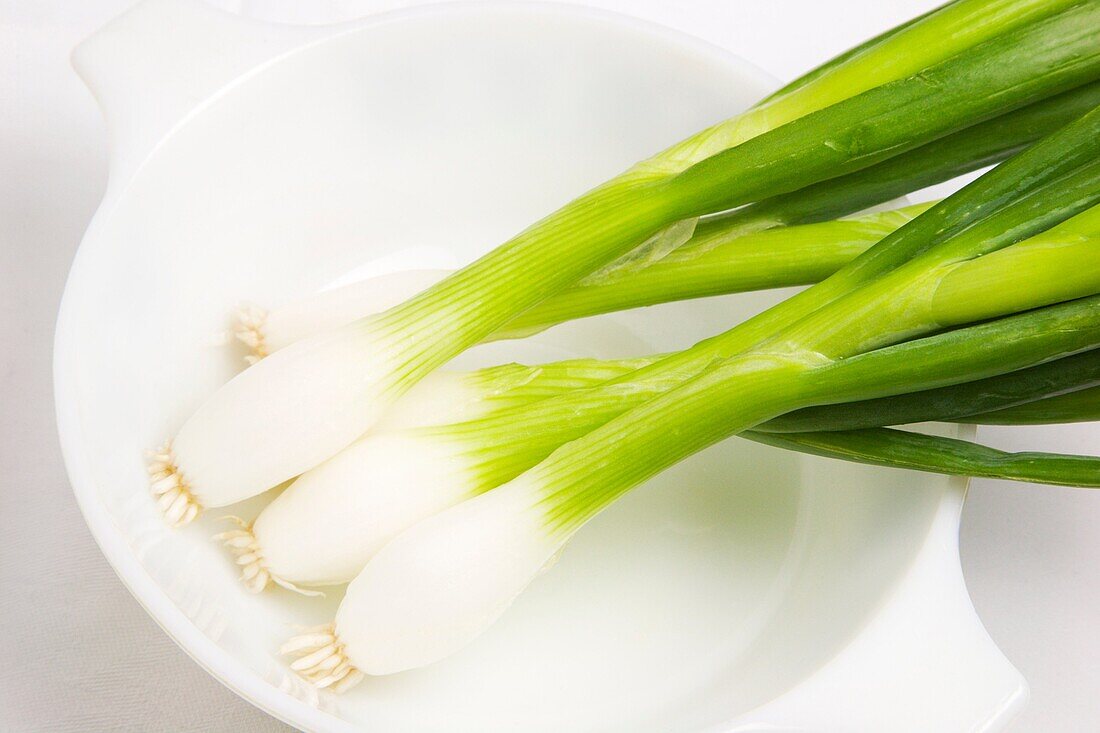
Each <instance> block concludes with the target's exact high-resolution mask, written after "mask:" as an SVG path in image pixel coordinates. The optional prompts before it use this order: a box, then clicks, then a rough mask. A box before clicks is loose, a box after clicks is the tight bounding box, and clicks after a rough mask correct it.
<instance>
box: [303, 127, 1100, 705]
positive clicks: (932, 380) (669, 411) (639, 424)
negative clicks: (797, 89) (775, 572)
mask: <svg viewBox="0 0 1100 733" xmlns="http://www.w3.org/2000/svg"><path fill="white" fill-rule="evenodd" d="M1098 133H1100V110H1098V111H1095V112H1093V113H1090V114H1088V115H1086V116H1085V117H1083V118H1082V119H1081V120H1079V121H1078V122H1076V123H1074V124H1072V125H1070V126H1069V127H1068V128H1066V129H1065V130H1063V131H1061V132H1059V133H1057V134H1056V135H1054V136H1053V137H1051V138H1049V139H1047V140H1044V141H1042V142H1040V143H1039V144H1037V145H1036V146H1035V147H1033V148H1031V149H1029V150H1028V151H1026V152H1024V153H1022V154H1020V155H1018V156H1016V157H1015V158H1013V159H1012V160H1009V161H1008V162H1006V163H1005V164H1002V165H1001V166H999V167H998V168H996V169H994V170H993V171H992V172H991V173H989V174H987V175H986V176H983V177H982V178H981V179H979V180H978V181H976V182H974V183H973V184H971V185H970V186H967V187H966V188H964V189H963V190H962V191H960V192H959V193H958V194H956V195H954V196H952V197H950V198H948V199H946V200H945V201H943V202H941V203H940V204H939V205H937V206H935V207H933V208H932V209H930V210H929V211H928V212H926V213H925V214H923V215H921V216H919V217H918V218H917V219H914V220H913V221H912V222H910V223H909V224H908V225H906V226H904V227H902V228H901V229H899V230H897V231H896V232H895V233H894V234H892V235H890V236H888V237H886V238H885V239H884V240H883V241H882V242H880V243H879V244H878V245H876V246H874V247H872V248H871V250H869V251H868V252H866V253H864V254H863V255H861V256H860V257H858V258H857V259H856V260H855V261H854V262H852V263H851V264H849V265H848V266H846V267H845V268H843V269H842V270H841V271H839V272H838V273H837V274H835V275H834V276H832V277H830V278H829V279H828V280H826V281H825V282H823V283H821V284H819V285H817V286H815V287H813V288H810V289H809V290H807V291H805V292H804V293H802V294H800V295H799V296H795V297H794V298H792V299H790V300H788V301H786V302H785V303H782V304H780V305H779V306H777V307H775V308H773V309H771V310H770V311H768V312H765V313H764V314H762V315H760V316H757V317H756V318H753V319H750V320H749V321H747V322H746V323H744V324H742V325H741V326H739V327H737V328H735V329H733V330H732V331H730V332H728V333H727V334H724V335H722V336H719V337H716V338H714V339H711V340H710V341H709V342H703V343H702V344H700V345H698V346H696V347H694V348H692V349H689V350H688V351H686V352H682V353H681V354H677V355H673V356H671V357H667V358H665V359H663V360H661V361H660V362H657V363H655V364H654V365H651V366H649V367H646V368H643V369H642V370H640V371H639V372H638V373H635V374H632V375H629V376H628V377H626V378H622V379H619V380H613V382H612V383H611V384H610V385H609V386H606V387H603V386H602V387H597V388H594V389H591V390H585V391H583V392H582V393H579V394H578V395H569V396H566V397H565V398H563V399H564V404H565V405H567V406H568V407H569V408H571V410H572V411H571V413H570V415H569V419H568V420H566V419H565V415H566V413H565V412H560V413H559V414H560V415H561V416H562V418H561V419H559V420H558V421H557V425H556V428H557V431H558V436H557V437H559V438H560V437H561V435H563V434H566V433H567V432H568V429H567V428H566V423H567V422H569V421H571V420H572V419H574V418H575V417H576V416H577V415H578V414H585V413H584V412H583V411H578V408H580V407H581V406H587V407H588V408H590V409H591V410H592V412H593V413H600V410H601V408H602V409H604V410H605V411H604V412H603V413H601V419H600V420H599V423H598V427H595V428H594V429H590V430H586V431H583V432H581V434H580V435H579V436H577V437H576V438H575V439H573V440H572V442H565V443H564V444H563V441H561V440H559V441H558V443H557V445H559V446H560V447H557V448H556V449H553V446H551V449H552V452H549V455H547V456H546V457H545V458H544V459H542V460H541V461H540V462H539V463H538V464H537V465H534V466H533V467H532V468H530V469H528V470H526V471H524V472H523V473H521V474H519V475H517V476H515V478H512V479H511V480H510V481H507V483H505V484H504V485H503V486H501V487H500V488H498V489H496V490H495V491H490V492H486V493H483V494H481V495H479V496H477V497H475V498H474V499H471V500H469V501H466V502H462V503H461V504H458V505H457V506H455V507H453V508H451V509H448V510H446V511H443V512H440V513H438V514H435V515H433V516H432V517H430V518H428V519H426V520H424V521H422V522H420V523H418V524H416V525H414V526H413V527H411V528H410V529H408V530H406V531H405V532H403V533H401V534H400V535H398V536H397V537H396V538H395V539H394V540H392V541H391V542H389V543H388V544H387V545H386V546H385V547H384V548H383V549H382V550H381V551H380V552H379V553H378V554H377V555H376V556H375V557H374V558H373V559H372V560H371V561H370V562H369V563H368V564H367V565H366V567H365V568H364V569H363V571H362V572H361V573H360V574H359V576H358V577H357V578H356V579H355V580H354V581H353V582H352V584H351V585H350V586H349V588H348V592H347V595H346V597H345V599H344V601H343V603H342V604H341V607H340V610H339V612H338V614H337V618H336V622H335V626H334V627H333V629H332V630H331V634H332V640H331V643H328V642H327V643H326V644H327V645H326V647H325V651H324V652H322V651H321V650H320V649H316V648H312V647H309V646H308V645H306V647H305V648H308V649H310V651H309V653H308V654H306V656H305V657H304V658H303V659H300V660H299V661H298V662H296V663H295V664H296V665H297V667H296V668H297V669H300V670H301V671H302V672H303V673H304V674H305V675H306V676H307V677H308V678H312V679H314V680H316V681H318V682H320V683H323V684H328V683H336V682H342V681H343V680H344V679H345V678H346V677H347V676H348V675H353V674H354V670H356V669H357V670H359V671H361V672H366V673H368V674H386V673H390V672H396V671H400V670H403V669H410V668H413V667H418V666H422V665H424V664H428V663H431V662H432V661H435V660H437V659H440V658H442V657H444V656H446V655H448V654H450V653H451V652H453V651H455V650H457V649H459V648H461V647H462V646H463V645H465V644H466V643H468V642H469V641H470V640H471V639H473V638H474V637H476V636H477V635H478V634H479V633H480V632H481V631H482V630H484V629H485V628H486V627H487V626H488V625H490V624H491V623H492V622H493V621H494V620H495V619H496V618H497V617H498V616H499V615H500V614H501V613H502V612H503V611H504V610H505V609H506V608H507V606H508V605H509V604H510V603H511V601H512V599H513V598H514V597H515V596H516V595H517V594H518V593H519V592H520V591H522V590H523V588H524V587H525V586H526V585H527V583H529V582H530V580H531V579H533V577H534V576H535V574H536V573H537V572H538V570H539V569H540V568H541V567H542V566H543V565H544V564H545V563H546V562H547V561H548V560H549V559H550V558H551V557H552V556H553V555H554V554H555V553H556V552H557V551H558V550H559V549H560V548H561V547H562V546H563V545H564V543H565V542H566V541H567V540H568V539H569V537H571V536H572V534H573V533H574V532H575V531H576V530H577V529H579V528H580V527H581V526H582V525H583V524H584V523H585V522H587V521H588V520H589V519H591V518H592V517H593V516H595V514H597V513H598V512H599V511H600V510H601V509H602V508H604V507H606V506H607V505H608V504H609V503H611V502H612V501H614V500H615V499H616V498H617V497H619V496H621V495H622V494H623V493H625V492H626V491H628V490H629V489H630V488H632V487H633V486H635V485H637V484H638V483H640V482H642V481H644V480H645V479H646V478H648V477H649V476H652V475H653V474H655V473H657V472H659V471H660V470H663V469H664V468H666V467H668V466H670V465H672V464H674V463H676V462H677V461H679V460H681V459H683V458H684V457H686V456H688V455H690V454H691V453H693V452H695V451H697V450H699V449H701V448H703V447H706V446H707V445H710V444H712V443H714V442H716V441H718V440H721V439H722V438H724V437H728V436H730V435H734V434H737V433H739V432H743V431H745V430H748V429H751V428H752V427H754V426H755V425H758V424H760V423H762V422H765V421H767V420H768V419H770V418H772V417H775V416H777V415H780V414H783V413H785V412H789V411H791V410H793V409H798V408H802V407H809V406H813V405H817V404H828V403H835V402H845V401H853V400H858V399H868V398H876V397H881V396H886V395H890V394H898V393H903V392H909V391H913V390H919V389H930V388H937V387H942V386H945V385H949V384H957V383H961V382H966V381H972V380H975V379H982V378H987V377H992V376H996V375H998V374H1004V373H1007V372H1011V371H1013V370H1018V369H1021V368H1026V367H1031V366H1035V365H1037V364H1041V363H1043V362H1046V361H1050V360H1052V359H1055V358H1059V357H1062V356H1065V355H1068V354H1073V353H1075V352H1079V351H1085V350H1088V349H1094V348H1096V347H1097V345H1098V344H1100V317H1098V315H1100V300H1098V299H1097V298H1096V297H1084V298H1083V299H1082V296H1091V294H1093V293H1097V292H1100V277H1098V275H1100V273H1092V274H1091V275H1090V274H1086V275H1084V276H1082V277H1067V272H1066V270H1067V262H1076V261H1077V260H1079V259H1081V258H1086V259H1087V258H1095V254H1096V252H1097V247H1098V246H1100V244H1098V242H1100V240H1098V239H1097V234H1100V229H1098V227H1100V208H1091V207H1093V206H1095V204H1096V203H1097V200H1098V199H1100V185H1098V184H1100V159H1098V157H1097V154H1096V153H1097V147H1098V145H1100V136H1098ZM1082 212H1083V213H1082ZM1067 219H1069V221H1066V220H1067ZM1070 249H1072V250H1073V255H1072V256H1069V257H1067V252H1068V251H1069V250H1070ZM1086 269H1087V268H1086ZM992 275H996V276H997V277H998V278H1007V279H1008V280H1004V281H1002V282H1008V281H1012V283H1014V284H1017V285H1019V284H1020V283H1023V282H1026V283H1027V284H1028V285H1029V286H1030V287H1028V288H1013V287H998V288H987V287H985V284H986V283H985V282H984V280H988V278H989V277H990V276H992ZM1062 301H1068V302H1064V303H1063V304H1061V305H1051V306H1047V307H1042V306H1044V305H1045V304H1048V303H1060V302H1062ZM1020 311H1027V312H1024V313H1023V314H1022V315H1015V316H1011V315H1010V314H1012V313H1016V312H1020ZM1002 316H1003V317H1002ZM988 319H994V320H992V321H990V322H989V323H985V324H982V325H977V326H970V327H967V328H961V329H955V330H948V331H947V332H945V333H941V334H939V335H936V336H930V337H925V338H918V339H917V340H915V341H914V340H912V339H914V338H915V337H919V336H921V335H923V334H927V333H932V332H936V331H941V330H943V329H945V328H948V329H950V328H952V327H954V326H957V325H963V324H966V323H969V322H973V321H984V320H988ZM899 342H900V343H899ZM895 343H897V344H898V345H893V346H892V345H891V344H895ZM670 365H671V366H670ZM653 374H657V375H660V376H661V378H664V379H666V380H667V381H666V382H665V383H664V384H660V382H661V379H660V378H658V379H654V378H653V377H652V376H650V375H653ZM656 384H660V387H659V388H658V390H657V394H656V396H652V394H651V395H650V396H651V398H650V399H648V400H646V399H645V398H643V399H641V400H640V401H635V402H632V401H631V400H632V398H633V399H637V395H638V394H639V391H640V392H643V393H644V392H645V391H646V389H652V388H654V386H655V385H656ZM639 387H642V389H640V390H639ZM593 394H596V395H600V396H601V397H602V398H603V400H604V403H605V404H604V405H600V404H596V402H594V401H593V399H592V395H593ZM608 398H612V399H615V400H617V401H618V402H628V403H630V404H628V405H627V407H628V408H630V409H628V411H626V412H622V410H619V412H618V413H616V412H615V410H614V408H612V409H611V414H612V415H615V414H617V415H618V416H617V417H615V416H612V417H611V419H608V418H607V415H608V414H609V413H608V412H607V411H606V410H607V409H608V408H607V407H606V403H607V402H608ZM558 401H559V400H543V401H541V402H538V403H536V404H535V405H534V408H535V410H537V411H540V412H541V413H542V414H543V415H544V416H546V417H547V420H546V422H545V423H539V424H536V425H534V427H535V428H536V432H541V433H542V434H544V435H545V434H547V431H545V430H544V427H545V425H546V424H555V421H554V419H552V414H553V412H552V411H551V412H550V413H546V412H545V411H544V408H545V406H547V405H551V404H552V403H554V402H558ZM633 405H636V406H633ZM617 407H619V405H616V408H617ZM619 413H621V414H619ZM586 416H587V415H586ZM490 419H492V418H490ZM517 426H522V427H523V428H526V425H524V424H523V423H515V422H513V424H512V429H513V430H516V429H517ZM569 437H572V436H569ZM502 438H503V434H501V433H491V434H489V444H488V445H487V446H486V447H485V452H484V453H482V454H479V455H481V456H485V455H488V457H487V458H484V459H483V461H482V464H481V465H482V470H486V471H489V472H492V471H499V466H500V465H506V464H507V463H508V461H509V460H510V459H508V458H505V459H502V458H501V456H499V455H496V454H494V453H493V452H494V450H495V449H496V446H497V445H499V443H500V442H501V440H502ZM524 438H525V441H526V442H527V444H529V445H530V444H536V445H537V444H538V442H539V437H538V436H531V435H529V434H527V433H526V432H525V434H524ZM568 439H569V438H568V437H567V440H568ZM521 470H522V469H521ZM483 571H486V572H483ZM410 577H413V578H416V582H414V583H410V582H408V578H410ZM292 646H297V647H298V648H299V649H298V650H299V651H305V649H303V648H301V646H302V645H301V644H300V643H298V644H294V643H292ZM315 665H318V666H315ZM334 667H335V668H339V669H341V670H342V671H343V672H344V673H345V674H343V675H341V676H340V677H339V678H338V679H329V675H328V674H327V673H325V670H331V669H333V668H334Z"/></svg>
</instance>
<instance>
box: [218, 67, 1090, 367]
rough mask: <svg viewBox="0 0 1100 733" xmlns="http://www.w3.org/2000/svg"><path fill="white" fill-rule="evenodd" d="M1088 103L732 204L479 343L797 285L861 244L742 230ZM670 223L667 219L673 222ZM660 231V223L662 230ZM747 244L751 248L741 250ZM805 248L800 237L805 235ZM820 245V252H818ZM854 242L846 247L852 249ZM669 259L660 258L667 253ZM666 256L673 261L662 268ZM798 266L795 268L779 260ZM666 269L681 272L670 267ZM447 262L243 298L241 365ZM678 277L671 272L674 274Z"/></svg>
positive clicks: (992, 156)
mask: <svg viewBox="0 0 1100 733" xmlns="http://www.w3.org/2000/svg"><path fill="white" fill-rule="evenodd" d="M1098 104H1100V83H1093V84H1086V85H1083V86H1081V87H1077V88H1075V89H1071V90H1070V91H1068V92H1065V93H1063V94H1059V95H1055V96H1053V97H1049V98H1047V99H1043V100H1040V101H1038V102H1035V103H1033V104H1030V105H1028V106H1026V107H1024V108H1022V109H1018V110H1013V111H1011V112H1008V113H1006V114H1003V115H1001V116H999V117H995V118H993V119H991V120H988V121H986V122H982V123H979V124H976V125H973V126H971V127H968V128H966V129H964V130H961V131H959V132H957V133H954V134H952V135H948V136H947V137H944V138H940V139H938V140H934V141H932V142H930V143H927V144H925V145H922V146H920V147H919V148H916V149H914V150H911V151H909V152H907V153H903V154H901V155H898V156H896V157H894V158H890V159H888V160H886V161H883V162H882V163H879V164H877V165H873V166H871V167H870V168H866V169H864V170H861V171H858V172H856V173H852V174H849V175H847V176H841V177H839V178H833V179H830V180H828V181H824V182H822V183H819V184H815V185H812V186H809V187H807V188H803V189H800V190H798V191H794V192H792V193H789V194H783V195H781V196H777V197H774V198H772V199H767V200H764V201H761V202H758V203H755V204H752V205H750V206H747V207H743V208H741V209H739V210H737V211H736V212H732V213H730V214H726V215H719V216H713V217H708V218H706V219H704V220H702V221H699V222H698V223H697V224H696V225H695V226H694V231H693V234H692V236H691V238H690V239H689V240H688V242H687V243H685V244H684V245H683V246H677V247H675V248H674V249H672V251H671V252H668V256H666V257H664V258H661V259H658V260H656V261H655V262H654V263H653V264H655V265H658V266H659V267H656V268H655V269H649V268H642V269H641V270H640V272H639V271H638V270H639V268H634V269H633V270H628V272H634V273H636V274H638V275H640V276H642V277H647V278H653V280H654V281H655V284H656V285H657V286H658V287H654V288H648V287H644V286H642V285H640V284H638V283H637V282H632V281H631V280H632V279H631V278H629V277H623V275H624V272H622V271H618V270H616V269H608V270H606V271H604V272H602V273H593V274H591V275H589V276H588V277H586V278H585V281H584V283H583V284H577V285H573V286H571V287H569V288H566V289H565V290H563V291H562V292H561V293H559V294H557V295H554V296H552V297H550V298H548V299H547V300H545V301H543V302H542V303H539V304H538V305H536V306H534V307H533V308H530V309H528V310H527V311H524V312H523V313H521V314H520V315H518V316H516V317H515V318H513V319H512V320H511V321H510V322H509V323H508V324H506V325H505V326H504V327H503V328H501V329H500V330H498V331H496V332H495V333H493V334H491V335H490V336H489V337H488V338H490V339H494V340H495V339H502V338H513V337H517V336H522V335H525V334H530V333H533V332H536V331H540V330H542V329H544V328H547V327H548V326H552V325H554V324H557V323H561V322H563V321H566V320H572V319H574V318H584V317H587V316H592V315H598V314H599V313H607V312H611V311H616V310H624V309H626V308H636V307H639V306H646V305H655V304H657V303H662V302H669V301H671V300H677V299H682V298H699V297H704V296H706V295H719V294H726V293H733V292H741V291H743V290H751V289H758V288H763V287H782V286H786V285H805V284H809V283H811V282H817V281H818V280H820V279H821V278H823V277H825V276H826V275H830V274H832V273H833V272H834V271H835V270H836V269H839V267H840V266H841V265H843V264H845V263H846V262H847V261H848V259H850V257H849V258H845V255H846V254H849V253H850V255H851V256H855V255H856V254H858V253H859V251H862V249H860V248H859V247H858V246H857V243H856V242H855V241H853V242H850V243H846V242H839V241H838V242H836V243H835V249H834V248H833V244H831V243H827V242H821V243H819V244H816V245H811V246H809V247H807V248H806V249H805V250H799V249H798V245H787V246H788V247H791V248H792V251H789V252H788V253H787V255H788V256H787V257H785V258H784V259H783V260H782V261H780V262H775V261H773V260H771V259H770V258H768V257H766V256H765V255H766V254H767V252H768V251H769V250H768V249H767V246H768V245H769V244H776V243H777V242H781V241H782V240H781V239H780V238H778V237H768V238H765V239H763V240H752V239H745V235H748V234H752V233H755V232H758V231H762V230H768V229H772V228H775V227H780V226H791V225H795V224H808V223H816V222H819V221H825V220H828V219H831V218H834V217H842V216H846V215H849V214H851V213H852V212H854V211H857V210H860V209H864V208H868V207H871V206H874V205H877V204H881V203H884V202H887V201H890V200H891V199H894V198H897V197H898V196H902V195H904V194H906V193H909V192H910V191H914V190H917V189H920V188H924V187H925V186H930V185H932V184H935V183H939V182H941V181H944V180H947V179H949V178H953V177H955V176H958V175H961V174H963V173H967V172H969V171H972V170H975V169H977V168H980V167H982V166H986V165H990V164H992V163H996V162H999V161H1000V160H1002V159H1003V158H1005V157H1007V156H1008V155H1010V154H1012V153H1015V152H1018V151H1019V150H1020V149H1022V148H1023V147H1025V146H1026V145H1027V144H1030V143H1033V142H1034V141H1035V140H1037V139H1038V138H1040V137H1042V136H1043V135H1045V134H1049V133H1050V132H1053V131H1054V130H1055V129H1057V128H1058V127H1061V126H1063V125H1065V124H1068V123H1069V122H1071V121H1072V120H1074V119H1076V118H1077V117H1080V116H1081V115H1083V114H1084V113H1085V112H1087V111H1088V110H1090V109H1092V108H1093V107H1095V106H1096V105H1098ZM674 228H675V227H673V229H674ZM666 231H668V230H666ZM757 242H759V244H760V245H761V247H762V249H761V251H760V252H759V253H752V252H751V247H752V246H753V245H754V244H756V243H757ZM728 244H734V247H732V248H731V249H730V250H729V251H728V253H729V255H730V260H728V261H727V262H726V263H724V264H726V265H728V267H727V268H720V267H719V266H720V265H722V264H723V263H722V262H721V260H720V259H719V254H718V253H707V254H708V255H709V256H710V257H713V258H715V259H710V260H708V259H705V258H704V259H703V260H702V261H701V262H700V263H699V265H701V267H699V268H698V269H696V267H694V266H693V264H692V263H693V261H694V260H695V259H697V258H698V257H699V255H700V254H702V253H704V252H707V250H711V249H721V248H722V247H724V246H725V245H728ZM807 244H808V243H807ZM826 247H828V248H827V249H825V248H826ZM857 250H858V251H857ZM670 260H671V261H670ZM673 262H675V263H676V264H675V266H674V267H675V269H672V268H669V265H672V263H673ZM795 264H799V265H800V267H799V268H796V269H783V267H784V266H786V267H787V268H791V267H792V266H793V265H795ZM677 271H678V272H679V273H681V274H680V275H677ZM448 273H449V271H447V270H411V271H405V272H397V273H393V274H389V275H382V276H378V277H374V278H369V279H366V280H363V281H360V282H356V283H352V284H350V285H346V286H343V287H340V288H334V289H332V290H328V291H324V292H322V293H320V294H319V295H316V296H313V297H310V298H305V299H301V300H297V301H294V302H291V303H289V304H286V305H283V306H281V307H279V308H275V309H272V310H271V311H265V310H264V309H262V308H259V307H257V306H255V305H245V306H242V307H241V309H240V310H239V312H238V313H237V317H236V320H237V324H238V325H237V328H236V335H237V338H238V339H239V340H240V341H241V342H242V343H244V344H245V345H246V346H247V347H248V349H249V354H248V356H247V357H246V359H247V360H248V361H249V363H252V362H254V361H256V360H258V359H259V358H262V357H264V356H267V355H268V354H269V353H271V352H273V351H277V350H278V349H281V348H283V347H284V346H288V345H290V344H291V343H293V342H295V341H298V340H301V339H302V338H305V337H306V336H312V335H314V334H317V333H320V332H322V331H327V330H330V329H332V328H337V327H339V326H343V325H345V324H347V323H350V322H352V321H355V320H358V319H359V318H363V317H365V316H368V315H372V314H374V313H377V312H379V311H382V310H385V309H386V308H389V307H391V306H393V305H396V304H397V303H400V302H402V301H404V300H405V299H407V298H410V297H412V296H413V295H415V294H416V293H418V292H420V291H421V290H423V289H424V288H425V287H428V286H430V285H433V284H435V283H436V282H438V281H439V280H441V279H442V278H443V277H444V276H445V275H447V274H448ZM681 278H682V279H681Z"/></svg>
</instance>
